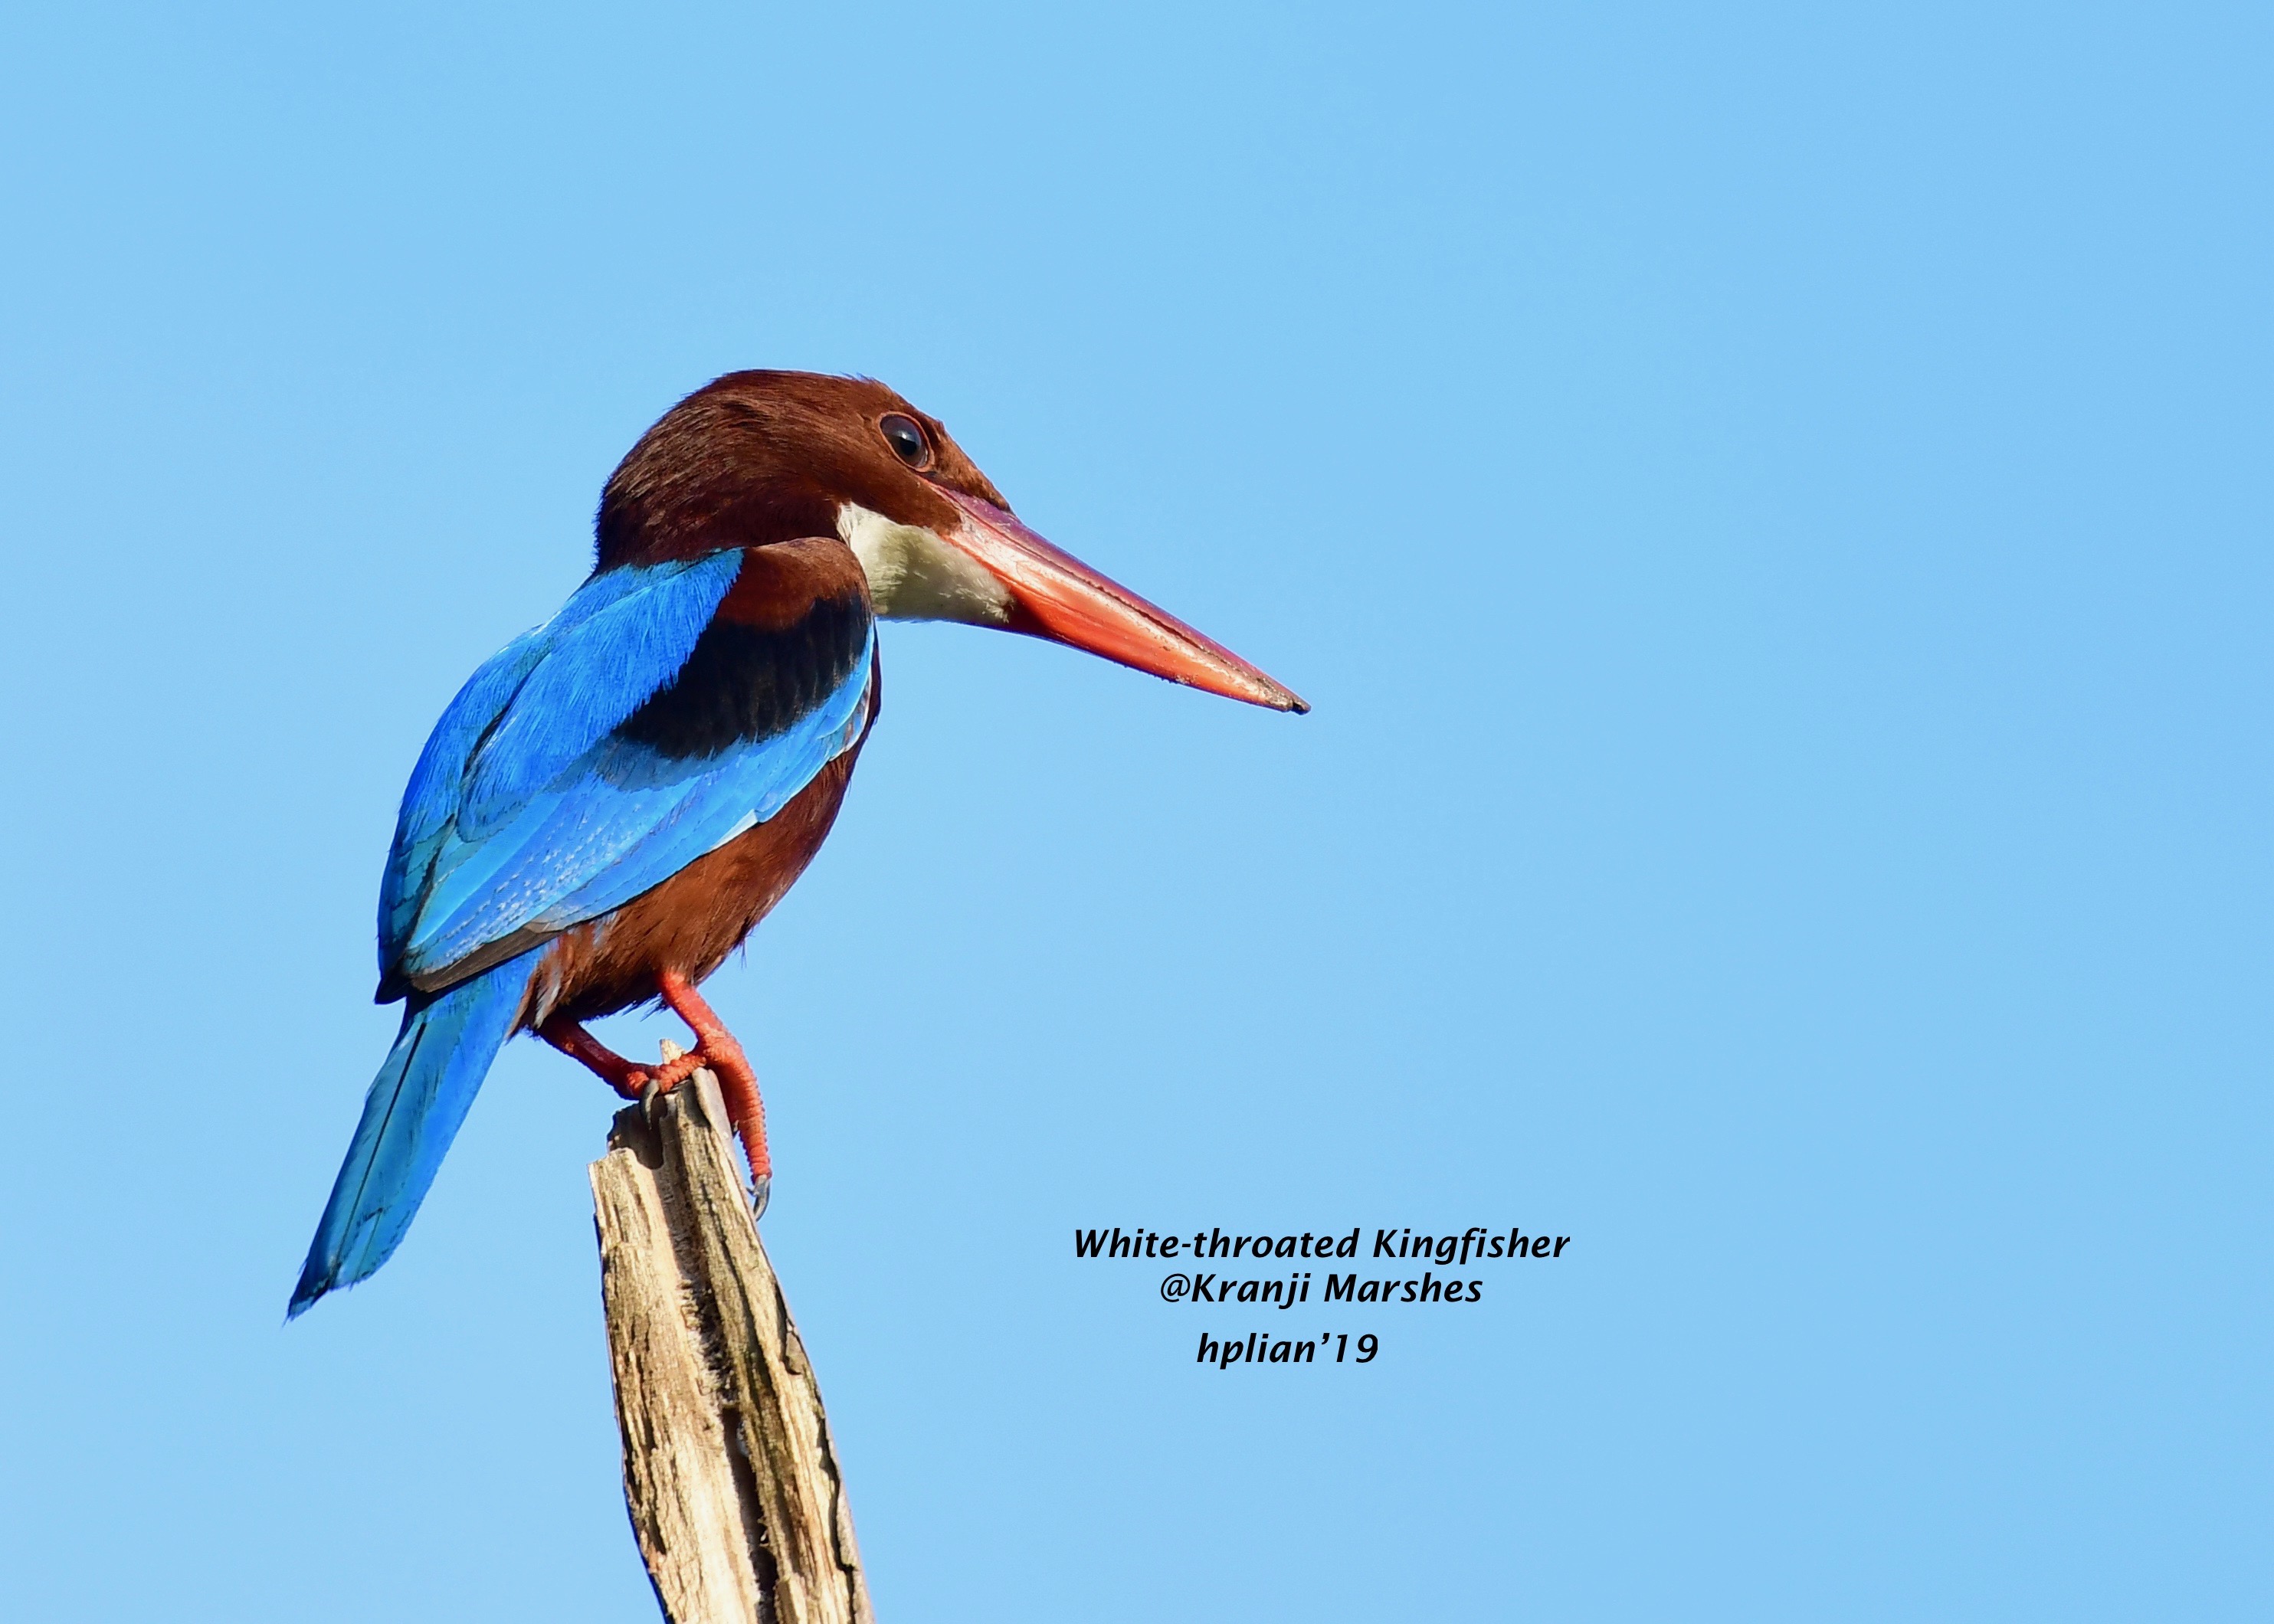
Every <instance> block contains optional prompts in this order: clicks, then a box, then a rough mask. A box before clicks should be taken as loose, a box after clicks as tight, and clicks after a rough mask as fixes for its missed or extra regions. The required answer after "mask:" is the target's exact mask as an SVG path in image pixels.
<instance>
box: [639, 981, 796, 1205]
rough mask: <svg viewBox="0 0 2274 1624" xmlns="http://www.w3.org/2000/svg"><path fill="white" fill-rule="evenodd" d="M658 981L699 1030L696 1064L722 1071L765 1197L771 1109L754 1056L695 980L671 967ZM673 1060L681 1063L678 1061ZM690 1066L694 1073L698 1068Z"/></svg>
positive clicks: (722, 1084) (733, 1117)
mask: <svg viewBox="0 0 2274 1624" xmlns="http://www.w3.org/2000/svg"><path fill="white" fill-rule="evenodd" d="M655 979H656V986H657V987H658V989H659V990H660V991H661V992H662V994H663V1001H664V1002H665V1003H666V1004H669V1005H671V1007H672V1009H673V1011H674V1012H675V1013H676V1014H677V1015H678V1017H679V1019H681V1020H683V1021H685V1022H686V1023H687V1025H688V1026H689V1028H690V1029H691V1030H692V1031H693V1032H694V1034H695V1050H694V1052H695V1054H697V1055H699V1056H702V1058H701V1059H700V1060H698V1061H697V1063H696V1064H697V1065H707V1066H709V1067H710V1068H711V1070H712V1071H714V1072H715V1073H717V1074H718V1078H719V1093H720V1094H723V1095H725V1096H726V1101H727V1118H728V1119H729V1120H730V1121H732V1122H733V1123H734V1132H735V1133H736V1134H737V1135H739V1136H740V1137H741V1139H742V1154H744V1155H746V1156H748V1157H749V1159H750V1178H751V1181H752V1184H754V1186H755V1187H756V1189H757V1192H758V1195H759V1198H760V1199H764V1195H765V1192H766V1190H767V1187H768V1185H769V1184H771V1183H772V1179H773V1172H774V1163H773V1158H772V1156H770V1155H768V1154H766V1108H765V1103H764V1101H761V1100H760V1099H759V1098H758V1074H757V1072H756V1071H752V1070H751V1069H750V1059H749V1056H747V1055H745V1054H744V1053H743V1052H742V1044H740V1043H739V1042H737V1041H735V1039H734V1034H733V1033H731V1032H729V1031H727V1023H726V1022H725V1021H723V1020H720V1019H719V1014H718V1011H715V1010H713V1009H712V1007H711V1006H710V1005H709V1004H706V1003H704V1001H703V995H702V994H701V993H699V992H697V991H696V990H695V983H693V982H692V981H689V980H688V979H687V978H686V977H685V976H683V975H681V974H679V972H678V971H676V970H666V971H664V972H663V973H662V974H659V975H658V976H657V977H656V978H655ZM672 1064H674V1065H676V1064H678V1062H677V1061H674V1062H673V1063H672ZM688 1069H689V1071H692V1070H693V1069H694V1067H692V1066H690V1067H689V1068H688Z"/></svg>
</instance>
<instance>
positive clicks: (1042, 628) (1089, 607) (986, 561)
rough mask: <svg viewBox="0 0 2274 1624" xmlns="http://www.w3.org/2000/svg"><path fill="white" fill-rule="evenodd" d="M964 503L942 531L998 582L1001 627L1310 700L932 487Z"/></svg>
mask: <svg viewBox="0 0 2274 1624" xmlns="http://www.w3.org/2000/svg"><path fill="white" fill-rule="evenodd" d="M934 489H936V490H938V491H939V492H940V494H941V495H943V496H945V497H946V498H947V499H948V500H950V501H952V502H953V503H954V504H955V505H956V506H957V507H958V508H961V509H962V510H963V515H964V522H963V523H962V525H961V526H960V527H959V528H958V529H957V530H954V531H953V532H952V533H951V534H949V535H948V536H946V537H945V538H944V539H945V540H946V541H947V542H948V543H950V544H951V545H953V546H955V547H957V548H959V549H960V550H961V551H962V552H963V553H966V554H968V556H969V557H970V558H971V559H972V560H973V561H974V562H975V563H977V564H978V565H979V566H980V567H981V568H983V569H985V570H986V571H987V573H988V574H990V575H993V576H994V577H995V578H996V579H997V580H998V581H1000V582H1001V583H1003V585H1004V587H1005V589H1006V590H1008V591H1009V592H1010V594H1011V598H1012V601H1013V605H1015V606H1014V608H1013V612H1012V615H1011V619H1010V620H1009V622H1008V623H1007V624H1006V626H1005V630H1007V631H1014V632H1025V633H1026V634H1027V635H1029V636H1033V637H1047V638H1049V639H1050V641H1051V642H1053V643H1065V645H1066V646H1067V647H1069V648H1074V649H1081V650H1086V651H1087V652H1088V653H1091V654H1096V655H1099V656H1102V657H1103V658H1106V659H1110V660H1113V661H1115V662H1117V663H1118V664H1120V665H1129V666H1133V667H1134V668H1135V669H1137V670H1139V671H1146V672H1150V673H1152V674H1153V675H1155V676H1156V677H1166V678H1167V679H1168V680H1170V681H1171V682H1181V683H1183V684H1184V685H1185V686H1186V688H1203V689H1206V690H1207V691H1208V692H1209V693H1211V694H1222V695H1224V697H1225V698H1227V699H1243V700H1246V702H1247V703H1249V704H1251V705H1263V706H1267V707H1268V708H1269V709H1271V710H1273V711H1295V712H1297V713H1298V714H1299V713H1301V712H1303V711H1308V710H1309V709H1310V708H1311V707H1310V706H1308V705H1307V704H1305V703H1303V702H1302V700H1300V699H1299V698H1298V697H1297V696H1296V695H1293V694H1291V693H1290V692H1289V691H1288V690H1287V689H1285V688H1282V687H1280V686H1279V684H1278V683H1276V682H1274V681H1273V680H1271V679H1270V678H1269V677H1267V676H1265V675H1264V674H1263V673H1261V672H1260V671H1258V670H1257V669H1256V668H1255V667H1254V666H1253V665H1249V664H1248V663H1247V662H1246V660H1244V659H1242V658H1239V655H1237V654H1234V653H1233V652H1232V651H1231V650H1230V649H1227V648H1225V647H1224V645H1223V644H1222V643H1216V642H1215V641H1213V640H1211V639H1209V638H1207V637H1203V636H1201V634H1200V633H1198V632H1196V631H1194V630H1193V628H1191V627H1189V626H1187V625H1186V624H1185V623H1184V622H1183V621H1182V620H1178V619H1177V618H1176V616H1174V615H1172V614H1171V613H1168V612H1167V611H1166V610H1163V609H1158V608H1156V607H1155V606H1154V605H1151V604H1148V603H1147V602H1146V601H1145V600H1144V599H1143V598H1140V597H1138V596H1137V594H1136V593H1134V592H1133V591H1131V590H1129V589H1128V588H1127V587H1126V586H1122V585H1120V584H1119V583H1116V582H1113V581H1110V580H1108V579H1107V578H1106V577H1105V576H1103V575H1099V574H1098V573H1097V571H1096V570H1094V569H1092V568H1090V567H1089V566H1088V565H1087V564H1085V563H1083V562H1082V561H1081V560H1080V559H1078V558H1075V557H1074V556H1073V554H1071V553H1064V552H1061V551H1059V550H1058V548H1056V547H1054V546H1052V545H1050V543H1049V542H1047V541H1044V540H1043V538H1041V537H1040V536H1037V535H1035V532H1034V531H1032V530H1028V528H1027V527H1026V526H1025V525H1023V524H1021V523H1019V521H1018V520H1017V519H1016V518H1014V517H1013V515H1011V514H1010V513H1009V512H1007V511H1006V510H1005V509H1004V508H998V507H996V506H995V505H994V504H993V503H992V502H988V501H983V500H980V499H979V498H978V497H975V496H966V495H965V494H964V493H963V492H960V491H952V490H948V489H947V488H945V486H935V487H934Z"/></svg>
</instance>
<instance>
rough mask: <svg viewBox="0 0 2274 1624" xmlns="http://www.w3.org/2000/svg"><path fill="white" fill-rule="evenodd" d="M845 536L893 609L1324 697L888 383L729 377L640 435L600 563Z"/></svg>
mask: <svg viewBox="0 0 2274 1624" xmlns="http://www.w3.org/2000/svg"><path fill="white" fill-rule="evenodd" d="M810 536H835V537H837V538H840V540H842V541H843V542H844V543H845V545H847V546H848V547H850V548H851V549H852V550H853V553H854V555H855V557H856V558H858V559H859V560H860V561H861V568H862V573H863V574H865V575H867V577H868V581H869V594H870V601H871V602H872V603H873V604H874V605H875V606H876V611H877V614H878V615H880V616H882V617H883V618H885V619H886V620H960V621H962V622H963V623H965V624H966V625H970V626H991V627H995V628H999V629H1001V630H1004V631H1013V632H1024V633H1026V634H1028V635H1030V636H1036V637H1046V638H1049V639H1050V640H1051V641H1052V642H1056V643H1066V644H1068V645H1070V646H1071V647H1073V648H1077V649H1084V650H1088V651H1089V652H1090V653H1092V654H1097V655H1102V656H1103V657H1104V658H1107V659H1110V660H1118V661H1119V662H1120V663H1121V664H1122V665H1133V666H1134V667H1136V669H1138V670H1140V671H1148V672H1151V673H1153V674H1154V675H1155V676H1158V677H1166V678H1168V679H1169V680H1171V681H1172V682H1182V683H1185V684H1186V685H1188V686H1190V687H1193V688H1205V689H1207V690H1208V691H1209V693H1212V694H1223V695H1227V696H1229V697H1231V698H1233V699H1243V700H1246V701H1247V702H1248V703H1251V704H1257V705H1266V706H1269V707H1270V708H1271V709H1273V710H1275V711H1307V710H1308V709H1310V707H1309V706H1308V705H1306V704H1305V703H1303V702H1302V701H1301V700H1300V699H1299V698H1297V697H1296V696H1295V695H1293V694H1291V693H1290V692H1289V691H1288V690H1287V689H1285V688H1282V687H1281V686H1280V685H1279V684H1278V683H1276V682H1275V681H1273V680H1271V679H1270V678H1269V677H1267V676H1265V675H1264V674H1263V673H1261V671H1258V670H1257V669H1256V668H1255V667H1254V666H1253V665H1249V664H1248V663H1247V662H1246V660H1244V659H1241V658H1239V656H1238V655H1236V654H1234V653H1232V652H1231V650H1229V649H1226V648H1224V647H1223V646H1222V645H1221V644H1219V643H1213V642H1211V641H1210V640H1209V639H1208V638H1206V637H1203V636H1202V635H1201V634H1200V633H1198V632H1196V631H1194V630H1193V628H1191V627H1189V626H1186V624H1185V623H1184V622H1183V621H1181V620H1178V619H1176V618H1175V617H1174V616H1172V615H1171V614H1168V613H1165V612H1164V611H1163V610H1160V609H1157V608H1156V607H1154V606H1153V605H1151V604H1149V603H1147V602H1146V601H1145V600H1144V599H1143V598H1140V597H1138V596H1137V595H1136V594H1135V593H1134V592H1132V591H1130V590H1128V589H1127V588H1126V587H1123V586H1120V585H1118V584H1116V583H1114V582H1112V581H1110V580H1108V579H1107V578H1106V577H1105V576H1103V575H1100V574H1098V573H1097V571H1096V570H1094V569H1092V568H1089V567H1088V565H1086V564H1084V563H1082V562H1081V560H1079V559H1076V558H1073V557H1072V556H1070V555H1069V554H1067V553H1062V552H1060V551H1059V550H1058V548H1056V547H1054V546H1052V545H1050V543H1049V542H1047V541H1044V540H1043V538H1041V537H1040V536H1037V535H1035V532H1034V531H1032V530H1028V528H1027V527H1026V526H1025V525H1023V524H1021V523H1020V522H1019V521H1018V519H1017V518H1016V517H1015V516H1013V514H1012V512H1011V505H1010V504H1009V503H1008V502H1006V501H1005V500H1003V493H1002V492H999V491H998V490H997V489H996V488H995V486H994V484H993V482H991V481H990V479H989V478H988V477H987V476H986V475H985V474H983V473H981V472H980V471H979V467H978V465H977V464H976V463H975V462H972V460H971V459H970V458H969V457H968V456H966V455H964V453H963V448H962V447H960V446H958V445H957V444H956V443H955V441H954V440H952V439H950V438H949V437H948V433H947V431H946V429H945V428H944V427H942V426H941V425H940V423H939V421H938V419H937V418H935V417H927V416H925V415H924V414H923V413H922V412H921V411H919V410H916V409H915V407H914V406H912V405H910V404H909V403H908V402H907V401H904V400H902V399H901V398H900V396H899V395H896V394H894V393H893V392H892V390H890V389H888V388H886V387H885V386H884V385H883V384H880V383H876V382H873V381H871V380H867V379H860V378H831V377H825V376H823V375H821V374H818V373H814V372H730V373H728V374H727V376H726V377H724V378H721V379H719V380H717V381H716V382H714V383H711V384H707V385H705V386H704V387H702V388H700V389H698V390H697V391H696V392H695V393H694V394H693V395H689V396H688V397H687V398H686V399H685V400H683V401H681V402H680V403H679V404H678V405H676V406H674V407H673V408H672V409H671V410H669V411H667V412H666V413H665V414H664V416H663V417H662V419H661V420H660V421H659V422H658V423H657V424H656V425H655V426H654V427H653V428H651V429H650V430H649V431H648V432H646V433H645V434H644V435H643V436H641V438H640V441H639V443H638V444H637V445H636V446H634V447H632V449H631V452H630V454H629V455H627V456H626V457H625V458H624V460H623V462H622V463H621V465H620V466H619V467H618V468H617V469H616V471H615V473H614V475H613V476H611V477H610V478H609V480H608V485H607V489H606V491H605V492H603V493H602V495H601V498H600V516H599V566H600V568H603V569H608V568H615V567H617V566H619V565H625V564H652V563H659V562H661V561H663V560H667V559H675V558H689V557H695V556H698V555H700V554H702V553H709V552H712V551H714V550H716V549H718V548H721V547H734V546H741V547H748V546H762V545H766V544H768V543H770V542H777V541H790V540H795V539H798V538H804V537H810Z"/></svg>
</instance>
